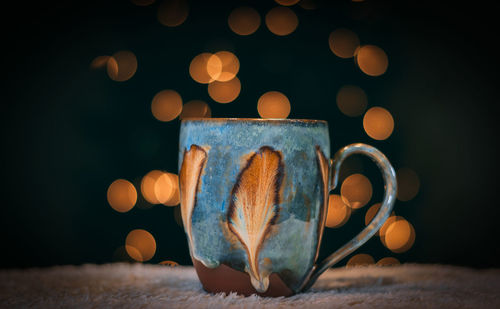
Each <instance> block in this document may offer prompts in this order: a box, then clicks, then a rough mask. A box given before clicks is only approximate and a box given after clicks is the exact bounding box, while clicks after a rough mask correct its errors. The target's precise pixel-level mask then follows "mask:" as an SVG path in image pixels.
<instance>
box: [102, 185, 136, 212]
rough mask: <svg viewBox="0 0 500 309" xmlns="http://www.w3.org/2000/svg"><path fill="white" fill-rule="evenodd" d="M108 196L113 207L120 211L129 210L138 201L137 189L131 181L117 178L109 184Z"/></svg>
mask: <svg viewBox="0 0 500 309" xmlns="http://www.w3.org/2000/svg"><path fill="white" fill-rule="evenodd" d="M107 197H108V203H109V205H110V206H111V208H113V209H114V210H116V211H118V212H127V211H129V210H130V209H132V208H133V207H134V205H135V203H136V202H137V191H136V190H135V187H134V185H133V184H132V183H131V182H130V181H128V180H125V179H117V180H115V181H113V182H112V183H111V185H110V186H109V188H108V192H107Z"/></svg>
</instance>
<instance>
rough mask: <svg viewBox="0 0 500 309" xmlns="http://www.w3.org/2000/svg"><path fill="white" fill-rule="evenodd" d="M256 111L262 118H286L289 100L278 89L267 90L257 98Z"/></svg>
mask: <svg viewBox="0 0 500 309" xmlns="http://www.w3.org/2000/svg"><path fill="white" fill-rule="evenodd" d="M257 111H258V112H259V115H260V117H262V118H286V117H288V115H289V114H290V101H289V100H288V98H287V97H286V96H285V95H284V94H283V93H281V92H279V91H269V92H266V93H264V94H263V95H262V96H261V97H260V98H259V101H258V102H257Z"/></svg>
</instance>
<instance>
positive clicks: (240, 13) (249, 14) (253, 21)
mask: <svg viewBox="0 0 500 309" xmlns="http://www.w3.org/2000/svg"><path fill="white" fill-rule="evenodd" d="M227 23H228V25H229V28H230V29H231V30H232V31H233V32H234V33H236V34H239V35H250V34H252V33H254V32H255V31H257V29H259V27H260V15H259V12H257V10H255V9H253V8H251V7H240V8H236V9H234V10H233V11H232V12H231V14H229V17H228V18H227Z"/></svg>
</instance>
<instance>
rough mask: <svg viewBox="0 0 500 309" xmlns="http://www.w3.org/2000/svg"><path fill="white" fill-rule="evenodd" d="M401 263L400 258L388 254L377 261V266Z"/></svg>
mask: <svg viewBox="0 0 500 309" xmlns="http://www.w3.org/2000/svg"><path fill="white" fill-rule="evenodd" d="M399 264H401V263H400V262H399V260H398V259H396V258H394V257H391V256H388V257H385V258H382V259H380V260H379V261H378V262H377V266H392V265H399Z"/></svg>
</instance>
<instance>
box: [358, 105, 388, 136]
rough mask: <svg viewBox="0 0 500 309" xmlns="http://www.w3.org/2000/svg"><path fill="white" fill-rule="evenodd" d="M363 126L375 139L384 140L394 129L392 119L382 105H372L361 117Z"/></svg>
mask: <svg viewBox="0 0 500 309" xmlns="http://www.w3.org/2000/svg"><path fill="white" fill-rule="evenodd" d="M363 128H364V129H365V132H366V134H368V136H370V137H371V138H373V139H376V140H379V141H380V140H385V139H387V138H389V136H391V134H392V131H393V130H394V119H393V118H392V115H391V113H390V112H389V111H388V110H386V109H385V108H383V107H372V108H370V109H369V110H368V111H366V113H365V116H364V117H363Z"/></svg>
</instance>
